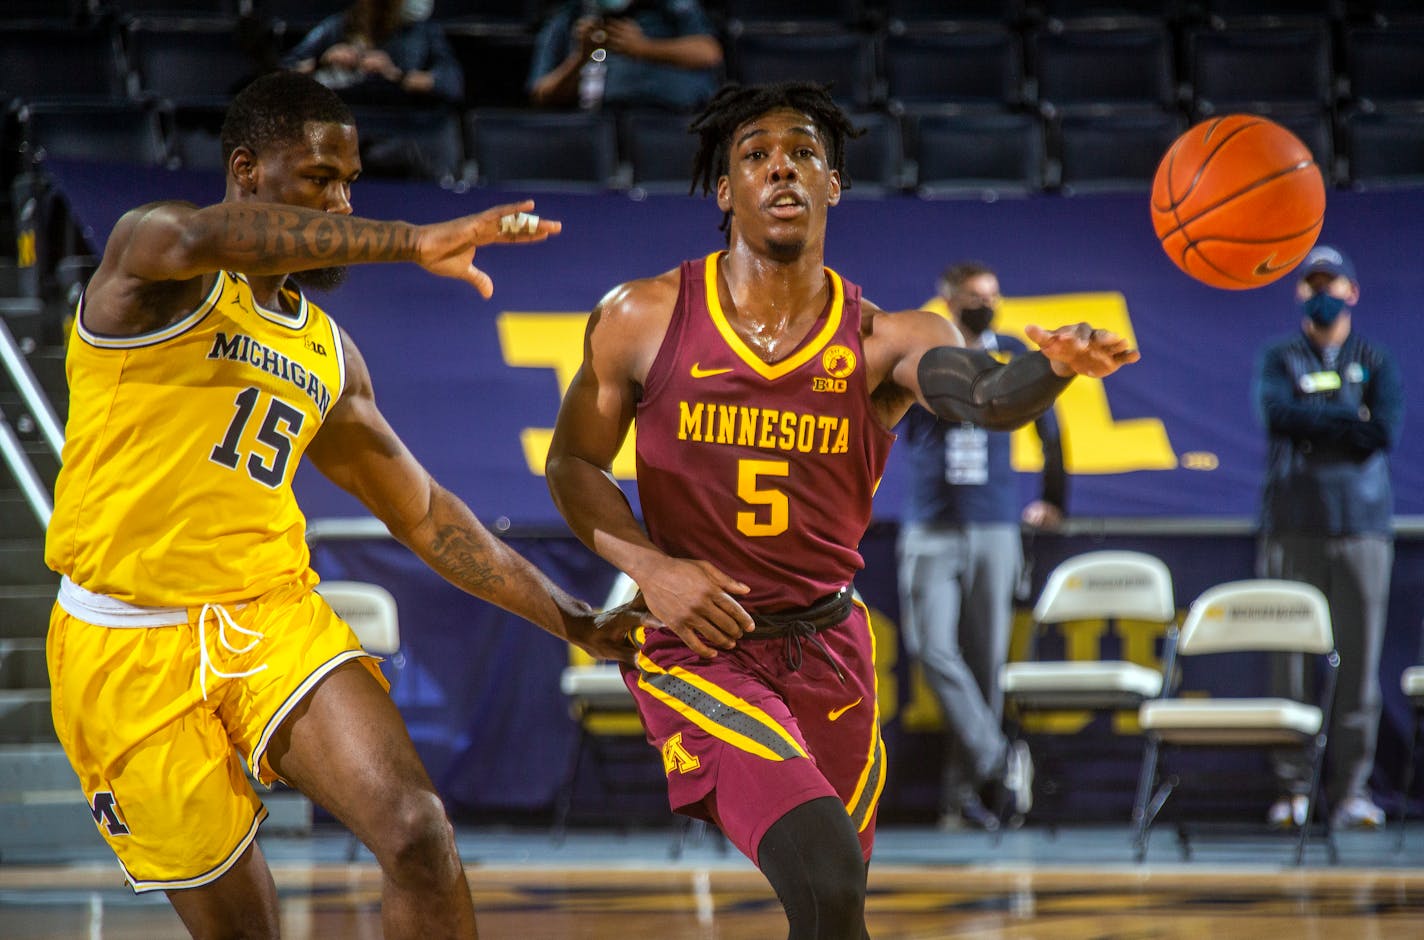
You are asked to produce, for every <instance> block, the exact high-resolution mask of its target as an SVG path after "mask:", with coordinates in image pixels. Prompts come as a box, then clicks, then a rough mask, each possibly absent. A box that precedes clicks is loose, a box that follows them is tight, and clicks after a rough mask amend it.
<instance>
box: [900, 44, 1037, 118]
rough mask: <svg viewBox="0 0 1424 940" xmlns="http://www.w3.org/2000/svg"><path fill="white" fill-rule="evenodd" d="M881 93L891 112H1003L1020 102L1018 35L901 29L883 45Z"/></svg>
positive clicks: (1021, 95) (1021, 99)
mask: <svg viewBox="0 0 1424 940" xmlns="http://www.w3.org/2000/svg"><path fill="white" fill-rule="evenodd" d="M882 50H883V54H882V59H883V63H884V74H885V93H886V97H887V101H888V103H889V106H890V107H891V108H892V109H894V110H902V109H904V108H906V107H911V108H913V107H916V106H919V105H938V104H958V105H964V106H986V107H991V108H1006V107H1012V106H1014V105H1017V104H1019V103H1021V102H1022V101H1023V97H1024V71H1023V54H1022V50H1021V47H1020V45H1019V40H1018V37H1017V35H1016V34H1014V33H1012V32H1010V31H1009V30H1008V29H1006V28H1004V27H1002V26H997V25H984V26H976V27H972V28H953V29H945V28H936V27H900V28H897V29H892V30H891V31H890V33H889V34H888V35H887V36H886V37H885V39H884V42H883V45H882Z"/></svg>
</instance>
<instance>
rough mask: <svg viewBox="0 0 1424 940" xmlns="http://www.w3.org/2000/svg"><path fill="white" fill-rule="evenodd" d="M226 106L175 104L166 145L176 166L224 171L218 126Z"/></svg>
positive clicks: (214, 103)
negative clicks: (176, 163)
mask: <svg viewBox="0 0 1424 940" xmlns="http://www.w3.org/2000/svg"><path fill="white" fill-rule="evenodd" d="M226 112H227V105H225V104H219V103H217V102H213V103H209V104H184V105H175V106H174V107H173V110H172V125H171V127H170V128H169V133H168V146H169V149H170V150H171V151H172V153H173V158H174V160H176V161H177V162H178V165H179V166H181V167H184V168H185V169H189V170H224V169H225V168H226V161H224V160H223V153H222V123H223V116H224V114H226Z"/></svg>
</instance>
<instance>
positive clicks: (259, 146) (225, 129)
mask: <svg viewBox="0 0 1424 940" xmlns="http://www.w3.org/2000/svg"><path fill="white" fill-rule="evenodd" d="M308 123H317V124H351V125H354V124H355V123H356V119H355V118H354V117H352V115H351V109H350V108H348V107H347V106H346V102H344V101H342V100H341V99H340V98H339V97H337V95H336V92H334V91H332V90H331V89H330V88H327V87H326V86H325V85H323V84H322V83H321V82H318V81H317V80H316V79H314V78H311V77H310V76H307V75H302V74H301V73H299V72H271V73H269V74H267V75H263V76H262V77H261V78H257V79H255V80H253V82H252V83H251V84H249V85H248V86H247V87H246V88H244V89H242V91H240V92H238V93H237V95H236V96H235V97H234V98H233V99H232V103H231V104H229V105H228V108H227V114H226V115H225V116H224V117H223V124H222V153H223V160H224V162H226V161H227V160H229V159H231V157H232V152H233V151H234V150H236V149H237V148H238V147H246V148H247V149H248V150H251V151H252V152H253V153H255V154H260V153H262V152H263V151H264V150H266V149H267V148H269V147H271V146H273V145H274V144H278V145H280V144H287V143H291V142H292V141H296V140H300V139H301V138H302V134H303V133H304V131H303V127H304V126H305V125H306V124H308Z"/></svg>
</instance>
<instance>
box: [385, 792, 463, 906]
mask: <svg viewBox="0 0 1424 940" xmlns="http://www.w3.org/2000/svg"><path fill="white" fill-rule="evenodd" d="M379 842H380V844H379V845H377V846H376V847H375V852H376V857H377V859H378V860H379V861H380V863H381V867H382V868H383V869H384V870H385V871H386V873H387V874H388V875H390V876H391V877H393V878H395V879H397V880H398V881H403V882H409V883H415V882H437V883H438V882H443V881H445V880H447V879H448V878H450V877H451V876H452V874H453V873H454V872H455V871H456V870H458V868H459V865H460V860H459V855H458V854H457V853H456V851H455V831H454V828H453V827H452V826H451V825H450V820H449V818H448V817H447V816H446V815H445V807H444V806H442V805H441V803H440V798H439V797H438V796H436V795H435V794H434V793H429V792H417V793H412V794H410V795H409V796H407V797H406V798H404V799H402V800H400V801H399V802H398V803H397V805H396V808H395V811H394V812H393V813H392V814H391V817H390V819H389V821H388V823H387V824H386V826H385V832H384V834H383V835H382V836H381V837H380V839H379Z"/></svg>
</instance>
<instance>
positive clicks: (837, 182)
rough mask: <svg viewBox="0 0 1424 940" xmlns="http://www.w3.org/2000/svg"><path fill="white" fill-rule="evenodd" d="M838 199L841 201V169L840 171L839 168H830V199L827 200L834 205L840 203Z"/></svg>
mask: <svg viewBox="0 0 1424 940" xmlns="http://www.w3.org/2000/svg"><path fill="white" fill-rule="evenodd" d="M840 201H841V171H840V170H832V171H831V192H830V199H829V200H828V202H829V203H830V204H831V205H833V206H835V205H840Z"/></svg>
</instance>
